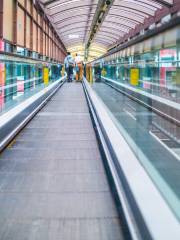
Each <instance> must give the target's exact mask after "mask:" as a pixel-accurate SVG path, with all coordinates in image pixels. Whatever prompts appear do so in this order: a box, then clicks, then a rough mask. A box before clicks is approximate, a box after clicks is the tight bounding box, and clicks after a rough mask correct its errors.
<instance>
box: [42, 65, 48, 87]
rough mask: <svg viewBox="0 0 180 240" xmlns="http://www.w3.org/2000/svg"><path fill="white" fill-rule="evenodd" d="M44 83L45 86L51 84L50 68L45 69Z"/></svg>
mask: <svg viewBox="0 0 180 240" xmlns="http://www.w3.org/2000/svg"><path fill="white" fill-rule="evenodd" d="M43 81H44V84H45V85H47V84H48V83H49V68H48V67H44V68H43Z"/></svg>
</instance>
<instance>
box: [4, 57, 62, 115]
mask: <svg viewBox="0 0 180 240" xmlns="http://www.w3.org/2000/svg"><path fill="white" fill-rule="evenodd" d="M45 68H46V69H47V74H48V76H46V78H47V81H48V82H46V84H45V82H44V76H43V75H44V69H45ZM61 70H62V66H61V65H60V64H55V65H53V64H49V65H43V64H42V63H37V64H34V63H23V62H14V61H1V62H0V113H1V112H2V111H6V110H8V109H10V108H11V107H13V106H14V104H17V103H18V102H19V101H21V100H22V99H25V98H27V97H29V96H31V95H33V94H34V93H36V92H37V91H39V90H41V89H42V88H44V87H46V86H47V85H49V84H51V83H52V82H53V81H56V80H57V79H59V78H60V77H61Z"/></svg>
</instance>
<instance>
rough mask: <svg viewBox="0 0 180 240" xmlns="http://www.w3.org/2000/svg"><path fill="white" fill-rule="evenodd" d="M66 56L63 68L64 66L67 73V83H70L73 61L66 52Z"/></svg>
mask: <svg viewBox="0 0 180 240" xmlns="http://www.w3.org/2000/svg"><path fill="white" fill-rule="evenodd" d="M67 54H68V55H67V56H66V58H65V59H64V66H65V71H66V73H67V81H68V82H72V79H73V69H74V65H75V62H74V59H73V57H72V56H71V53H70V52H68V53H67Z"/></svg>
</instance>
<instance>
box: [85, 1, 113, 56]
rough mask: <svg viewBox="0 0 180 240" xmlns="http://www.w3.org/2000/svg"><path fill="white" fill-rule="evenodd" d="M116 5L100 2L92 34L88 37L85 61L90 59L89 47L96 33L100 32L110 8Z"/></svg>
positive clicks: (111, 2)
mask: <svg viewBox="0 0 180 240" xmlns="http://www.w3.org/2000/svg"><path fill="white" fill-rule="evenodd" d="M113 3H114V0H99V1H98V5H97V8H96V12H95V14H94V18H93V20H92V24H91V28H90V32H89V35H88V39H87V42H86V47H85V60H87V58H88V54H89V47H90V45H91V43H92V41H93V39H94V37H95V35H96V32H97V31H98V29H99V27H100V26H101V24H102V23H103V21H104V19H105V17H106V15H107V13H108V12H109V9H110V7H111V6H112V4H113Z"/></svg>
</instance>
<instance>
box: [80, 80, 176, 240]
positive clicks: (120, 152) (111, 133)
mask: <svg viewBox="0 0 180 240" xmlns="http://www.w3.org/2000/svg"><path fill="white" fill-rule="evenodd" d="M83 86H84V90H85V94H86V97H87V101H88V105H89V108H90V112H91V116H92V118H93V121H94V124H95V128H96V130H97V135H98V137H99V141H100V143H101V146H102V149H103V152H104V155H105V165H106V166H107V167H108V173H109V174H110V175H111V176H110V177H111V179H112V183H113V185H114V188H115V194H116V200H118V201H119V210H120V212H121V210H122V212H123V215H124V218H125V221H126V223H127V226H128V228H129V232H130V235H131V238H132V239H133V240H138V239H141V240H144V239H146V240H152V239H153V240H162V239H163V240H169V239H173V240H178V239H179V236H180V227H179V221H178V219H177V218H176V217H175V215H174V213H173V212H172V210H171V209H170V207H169V206H168V204H167V202H166V201H165V199H164V198H163V196H162V195H161V193H160V192H159V191H158V189H157V187H156V186H155V184H154V182H153V181H152V179H151V178H150V177H149V175H148V173H147V172H146V171H145V169H144V168H143V166H142V165H141V163H140V162H139V160H138V159H137V157H136V156H135V154H134V152H133V151H132V149H131V148H130V146H129V145H128V143H127V142H126V141H125V139H124V137H123V136H122V135H121V133H120V131H119V129H118V127H117V126H116V124H115V122H116V120H115V119H114V117H113V116H112V114H111V113H110V112H109V110H108V108H107V107H106V106H105V104H104V103H103V102H102V101H101V99H100V98H99V97H98V96H97V94H96V93H95V91H94V90H93V89H92V88H91V86H90V85H89V83H88V82H87V80H86V79H84V81H83ZM107 167H106V169H107ZM165 226H166V227H165Z"/></svg>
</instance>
